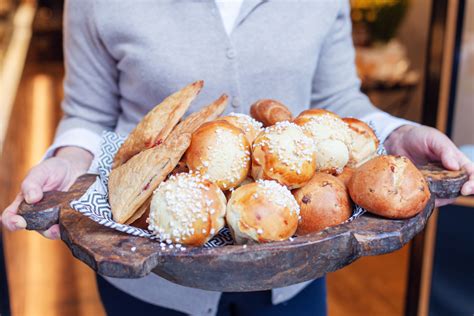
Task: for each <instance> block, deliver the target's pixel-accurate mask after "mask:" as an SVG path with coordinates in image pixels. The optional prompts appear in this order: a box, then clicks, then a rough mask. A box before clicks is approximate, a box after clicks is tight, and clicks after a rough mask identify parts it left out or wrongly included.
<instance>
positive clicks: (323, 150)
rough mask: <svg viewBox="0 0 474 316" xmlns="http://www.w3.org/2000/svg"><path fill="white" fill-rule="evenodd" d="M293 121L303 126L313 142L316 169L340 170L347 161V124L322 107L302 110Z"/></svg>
mask: <svg viewBox="0 0 474 316" xmlns="http://www.w3.org/2000/svg"><path fill="white" fill-rule="evenodd" d="M294 123H295V124H297V125H299V126H301V127H303V129H304V130H305V131H307V132H308V133H309V134H310V135H311V137H312V138H313V141H314V142H315V148H316V155H317V161H316V162H317V170H318V171H320V172H327V173H332V174H338V173H340V172H342V169H343V168H344V167H345V165H346V164H347V162H348V161H349V151H350V145H351V142H352V141H351V135H350V133H349V128H348V126H347V124H346V123H345V122H344V121H343V120H342V119H341V118H340V117H339V116H338V115H336V114H334V113H332V112H329V111H326V110H322V109H310V110H306V111H303V112H301V114H300V115H299V116H298V117H297V118H296V119H295V120H294Z"/></svg>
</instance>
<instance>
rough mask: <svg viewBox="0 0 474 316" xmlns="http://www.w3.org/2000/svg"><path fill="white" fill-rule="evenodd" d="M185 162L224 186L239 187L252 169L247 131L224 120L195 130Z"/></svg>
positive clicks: (226, 188)
mask: <svg viewBox="0 0 474 316" xmlns="http://www.w3.org/2000/svg"><path fill="white" fill-rule="evenodd" d="M185 159H186V164H187V165H188V167H189V169H190V170H192V171H196V172H199V173H200V174H202V175H203V176H205V177H206V178H208V179H209V180H211V181H212V182H214V183H215V184H217V185H218V186H219V188H221V189H222V190H228V189H231V188H234V187H236V186H237V185H238V184H239V183H240V182H242V181H243V180H244V179H245V178H246V177H247V175H248V173H249V170H250V144H249V142H248V140H247V138H246V137H245V134H244V132H243V131H242V130H241V129H240V128H237V127H235V126H234V125H232V124H230V123H229V122H227V121H224V120H217V121H212V122H209V123H205V124H203V125H201V127H199V129H198V130H196V131H195V132H194V133H193V135H192V138H191V145H190V146H189V148H188V150H187V151H186V155H185Z"/></svg>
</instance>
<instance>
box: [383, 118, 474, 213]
mask: <svg viewBox="0 0 474 316" xmlns="http://www.w3.org/2000/svg"><path fill="white" fill-rule="evenodd" d="M384 145H385V148H386V149H387V152H388V153H389V154H391V155H401V156H406V157H408V158H409V159H411V161H413V162H414V163H415V164H426V163H427V162H433V161H440V162H441V163H442V164H443V167H444V168H446V169H448V170H459V169H460V168H463V169H464V170H466V171H467V173H468V174H469V181H467V182H466V183H465V184H464V185H463V187H462V190H461V194H462V195H471V194H474V164H473V162H472V161H470V160H469V159H468V158H467V157H466V155H464V154H463V153H462V152H461V151H460V150H459V149H458V148H457V147H456V145H455V144H454V143H453V142H452V141H451V140H450V139H449V138H448V137H447V136H446V135H444V134H443V133H441V132H440V131H438V130H437V129H434V128H431V127H428V126H411V125H403V126H402V127H400V128H398V129H396V130H395V131H393V132H392V133H391V134H390V136H389V137H388V138H387V139H386V140H385V143H384ZM453 201H454V200H441V199H437V200H436V206H437V207H439V206H443V205H446V204H450V203H452V202H453Z"/></svg>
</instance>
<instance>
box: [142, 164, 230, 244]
mask: <svg viewBox="0 0 474 316" xmlns="http://www.w3.org/2000/svg"><path fill="white" fill-rule="evenodd" d="M225 211H226V199H225V196H224V193H222V191H221V189H219V187H218V186H217V185H215V184H214V183H212V182H211V181H209V180H206V179H204V178H203V177H202V176H201V175H199V174H196V173H179V174H177V175H176V176H171V177H170V178H169V179H168V180H166V181H165V182H162V183H161V184H160V186H159V187H158V189H156V190H155V192H154V193H153V197H152V200H151V205H150V217H149V219H148V221H149V227H148V229H150V230H151V231H153V232H154V233H155V234H156V235H157V236H158V237H160V239H161V240H162V242H166V243H168V244H170V243H179V244H184V245H191V246H201V245H203V244H205V243H206V242H207V241H209V239H211V238H212V237H213V236H214V235H215V234H217V232H219V230H220V229H221V228H222V227H224V224H225V221H224V216H225Z"/></svg>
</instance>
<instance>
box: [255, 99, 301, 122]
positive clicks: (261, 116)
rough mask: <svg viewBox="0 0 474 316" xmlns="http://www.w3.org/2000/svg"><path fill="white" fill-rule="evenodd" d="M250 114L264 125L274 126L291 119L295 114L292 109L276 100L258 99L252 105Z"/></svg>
mask: <svg viewBox="0 0 474 316" xmlns="http://www.w3.org/2000/svg"><path fill="white" fill-rule="evenodd" d="M250 116H252V117H253V118H254V119H256V120H257V121H259V122H262V123H263V126H272V125H274V124H276V123H278V122H283V121H291V120H292V119H293V115H292V114H291V111H290V110H289V109H288V108H287V107H286V106H285V105H284V104H282V103H280V102H278V101H276V100H270V99H263V100H258V101H257V102H255V103H254V104H252V106H251V107H250Z"/></svg>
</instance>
